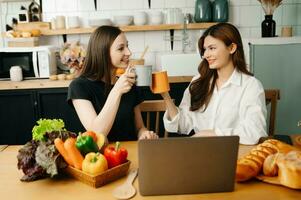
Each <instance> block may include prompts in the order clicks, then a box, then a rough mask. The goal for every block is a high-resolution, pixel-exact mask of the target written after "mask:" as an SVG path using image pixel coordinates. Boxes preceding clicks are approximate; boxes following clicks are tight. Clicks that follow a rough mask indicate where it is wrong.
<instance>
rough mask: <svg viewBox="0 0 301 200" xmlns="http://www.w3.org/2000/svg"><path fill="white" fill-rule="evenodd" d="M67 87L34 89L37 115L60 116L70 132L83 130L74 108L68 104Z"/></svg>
mask: <svg viewBox="0 0 301 200" xmlns="http://www.w3.org/2000/svg"><path fill="white" fill-rule="evenodd" d="M67 92H68V88H50V89H39V90H36V97H37V102H38V103H37V105H38V111H39V112H38V117H39V118H50V119H53V118H60V119H63V120H64V122H65V127H66V129H67V130H69V131H72V132H76V133H78V132H83V131H84V127H83V126H82V124H81V122H80V120H79V118H78V117H77V114H76V112H75V110H74V109H73V108H72V107H71V106H69V105H68V103H67V101H66V99H67Z"/></svg>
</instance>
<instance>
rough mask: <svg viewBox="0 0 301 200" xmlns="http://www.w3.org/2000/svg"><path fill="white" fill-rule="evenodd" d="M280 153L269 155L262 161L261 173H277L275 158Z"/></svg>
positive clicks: (267, 174) (266, 174) (273, 174)
mask: <svg viewBox="0 0 301 200" xmlns="http://www.w3.org/2000/svg"><path fill="white" fill-rule="evenodd" d="M280 154H281V153H275V154H271V155H269V156H268V157H267V158H266V159H265V160H264V162H263V174H264V175H265V176H277V175H278V165H277V159H278V158H279V155H280Z"/></svg>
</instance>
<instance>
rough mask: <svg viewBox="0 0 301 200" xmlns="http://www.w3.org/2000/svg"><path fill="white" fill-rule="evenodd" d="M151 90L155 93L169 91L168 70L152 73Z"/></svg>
mask: <svg viewBox="0 0 301 200" xmlns="http://www.w3.org/2000/svg"><path fill="white" fill-rule="evenodd" d="M151 90H152V92H153V93H155V94H159V93H163V92H168V91H169V90H170V87H169V82H168V76H167V71H160V72H153V73H152V87H151Z"/></svg>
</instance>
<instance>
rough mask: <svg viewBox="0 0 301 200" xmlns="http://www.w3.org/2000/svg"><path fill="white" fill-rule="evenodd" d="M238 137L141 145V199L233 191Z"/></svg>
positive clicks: (165, 141) (164, 139) (143, 142)
mask: <svg viewBox="0 0 301 200" xmlns="http://www.w3.org/2000/svg"><path fill="white" fill-rule="evenodd" d="M238 145H239V137H238V136H216V137H196V138H191V137H189V138H188V137H185V138H161V139H158V140H139V141H138V159H139V160H138V163H139V176H138V181H139V192H140V194H141V195H144V196H147V195H171V194H195V193H211V192H230V191H233V190H234V185H235V170H236V162H237V153H238Z"/></svg>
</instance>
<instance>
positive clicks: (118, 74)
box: [115, 68, 125, 76]
mask: <svg viewBox="0 0 301 200" xmlns="http://www.w3.org/2000/svg"><path fill="white" fill-rule="evenodd" d="M124 72H125V69H124V68H117V69H116V72H115V73H116V76H121V75H122V74H123V73H124Z"/></svg>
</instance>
